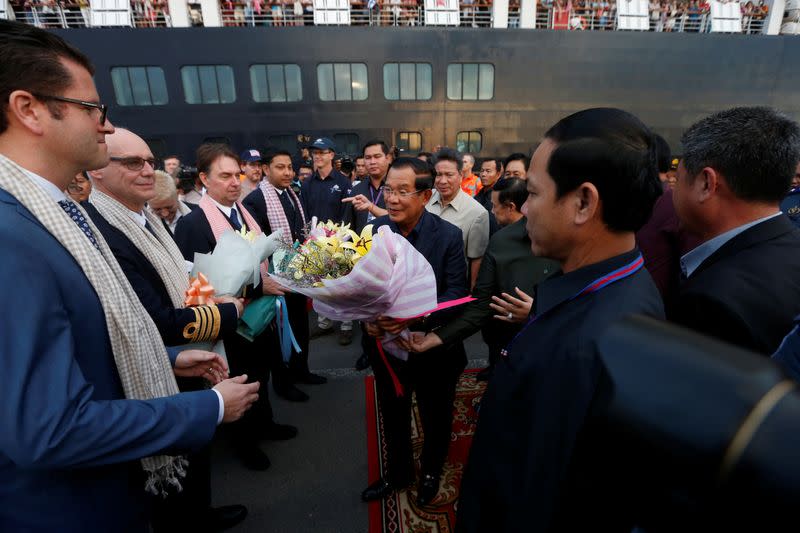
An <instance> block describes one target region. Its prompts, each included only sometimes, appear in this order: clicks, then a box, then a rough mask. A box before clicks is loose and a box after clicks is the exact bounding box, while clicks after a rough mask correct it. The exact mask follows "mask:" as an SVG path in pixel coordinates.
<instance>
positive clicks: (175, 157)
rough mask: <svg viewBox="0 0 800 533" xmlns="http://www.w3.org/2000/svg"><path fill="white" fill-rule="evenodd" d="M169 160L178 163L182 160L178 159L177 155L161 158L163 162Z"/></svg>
mask: <svg viewBox="0 0 800 533" xmlns="http://www.w3.org/2000/svg"><path fill="white" fill-rule="evenodd" d="M167 159H177V160H178V161H180V160H181V158H180V157H178V156H177V155H168V156H167V157H162V158H161V160H162V161H166V160H167Z"/></svg>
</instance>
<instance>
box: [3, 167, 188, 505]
mask: <svg viewBox="0 0 800 533" xmlns="http://www.w3.org/2000/svg"><path fill="white" fill-rule="evenodd" d="M0 188H2V189H4V190H5V191H6V192H8V193H9V194H11V195H12V196H14V197H15V198H16V199H17V201H19V202H20V203H21V204H22V205H24V206H25V207H26V208H27V209H28V211H30V212H31V213H32V214H33V216H34V217H36V219H37V220H38V221H39V222H40V223H41V224H42V225H43V226H44V227H45V228H46V229H47V231H49V232H50V234H51V235H53V237H55V238H56V239H57V240H58V242H60V243H61V245H62V246H64V248H66V250H67V251H68V252H69V253H70V255H72V257H74V258H75V261H77V263H78V265H79V266H80V267H81V270H83V273H84V274H85V275H86V277H87V278H88V280H89V283H91V285H92V287H93V288H94V291H95V293H96V294H97V296H98V297H99V298H100V305H101V306H102V307H103V313H104V314H105V317H106V326H107V327H108V337H109V340H110V341H111V349H112V351H113V353H114V361H115V362H116V366H117V373H118V374H119V377H120V380H121V381H122V388H123V390H124V392H125V397H126V398H128V399H132V400H133V399H135V400H150V399H153V398H161V397H164V396H172V395H174V394H178V386H177V385H176V383H175V376H174V375H173V373H172V367H171V365H170V362H169V358H168V357H167V352H166V349H165V348H164V343H163V341H162V340H161V336H160V335H159V334H158V330H157V329H156V325H155V324H154V323H153V321H152V320H151V319H150V317H149V316H148V314H147V312H146V311H145V310H144V308H143V307H142V305H141V303H139V298H138V297H137V296H136V293H135V292H133V288H132V287H131V286H130V284H129V283H128V280H127V279H126V278H125V274H123V272H122V269H121V268H120V266H119V264H118V263H117V261H116V259H114V255H113V254H112V253H111V249H110V248H109V247H108V244H106V241H105V240H104V239H103V237H102V235H101V234H100V232H99V231H98V229H97V227H95V225H94V224H93V223H92V221H91V219H90V218H89V216H88V215H87V214H86V212H85V211H83V209H81V208H80V206H78V209H80V210H81V212H82V213H83V215H84V217H85V218H86V223H87V224H88V225H89V227H90V228H91V230H92V232H93V233H94V235H95V238H96V239H97V245H98V247H99V250H98V249H97V248H95V247H94V246H93V245H92V243H91V242H90V241H89V239H87V238H86V235H84V233H83V231H81V229H80V228H79V227H78V226H77V225H76V224H75V222H73V221H72V219H70V217H69V215H68V214H67V213H66V212H64V210H63V209H62V208H61V207H60V206H59V205H58V204H57V203H56V202H54V201H53V199H52V198H51V197H50V196H49V195H48V194H47V193H46V192H45V191H44V190H42V189H41V188H40V187H39V186H38V185H37V184H36V183H34V182H33V181H32V180H31V179H30V178H29V177H28V176H27V175H26V174H25V172H24V171H23V170H22V169H21V168H20V167H19V166H17V165H16V164H15V163H13V162H12V161H10V160H9V159H7V158H6V157H4V156H2V155H0ZM141 463H142V467H143V468H144V470H145V472H146V473H147V482H146V484H145V489H146V490H147V491H148V492H152V493H154V494H162V495H166V490H167V488H168V486H169V485H172V486H174V487H176V488H177V489H178V490H180V487H181V485H180V481H179V478H180V477H184V476H185V475H186V471H185V466H186V464H187V462H186V460H185V459H184V458H182V457H170V456H166V455H158V456H152V457H145V458H144V459H142V460H141Z"/></svg>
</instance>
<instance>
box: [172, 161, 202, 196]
mask: <svg viewBox="0 0 800 533" xmlns="http://www.w3.org/2000/svg"><path fill="white" fill-rule="evenodd" d="M199 177H200V175H199V174H198V173H197V168H195V167H190V166H186V165H181V167H180V169H178V173H177V176H176V178H175V181H177V183H176V184H175V186H176V187H177V189H178V191H179V192H181V193H182V194H186V193H188V192H189V191H193V190H194V188H195V183H197V179H198V178H199Z"/></svg>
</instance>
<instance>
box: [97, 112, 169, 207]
mask: <svg viewBox="0 0 800 533" xmlns="http://www.w3.org/2000/svg"><path fill="white" fill-rule="evenodd" d="M106 144H107V146H108V154H109V156H110V157H111V158H112V159H111V162H110V163H109V164H108V166H106V167H105V168H103V169H101V170H98V171H94V172H92V173H91V174H92V178H93V179H94V185H95V186H96V187H97V188H98V189H99V190H101V191H103V192H104V193H106V194H108V195H109V196H111V197H112V198H114V199H115V200H117V201H118V202H119V203H121V204H122V205H124V206H125V207H127V208H128V209H130V210H131V211H134V212H136V213H139V212H141V211H142V209H144V205H145V203H146V202H147V201H148V200H149V199H151V198H152V197H153V196H155V180H154V178H153V176H154V172H155V169H154V168H153V165H152V162H153V153H152V152H151V151H150V147H148V146H147V143H146V142H144V140H143V139H142V138H141V137H139V136H138V135H136V134H135V133H133V132H131V131H128V130H125V129H120V128H118V129H117V130H116V131H115V132H114V133H113V134H111V135H107V136H106Z"/></svg>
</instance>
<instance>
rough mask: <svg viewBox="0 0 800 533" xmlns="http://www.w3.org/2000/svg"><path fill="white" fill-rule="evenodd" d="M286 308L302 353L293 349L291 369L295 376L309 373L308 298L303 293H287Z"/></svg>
mask: <svg viewBox="0 0 800 533" xmlns="http://www.w3.org/2000/svg"><path fill="white" fill-rule="evenodd" d="M286 308H287V310H288V312H289V324H291V326H292V331H293V332H294V336H295V338H296V339H297V344H299V345H300V353H297V352H296V351H294V350H292V358H291V360H290V361H289V371H290V372H291V374H292V376H293V377H302V376H305V375H306V374H308V373H309V369H308V347H309V335H310V332H309V327H308V298H306V297H305V296H304V295H302V294H296V293H291V294H287V295H286Z"/></svg>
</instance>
